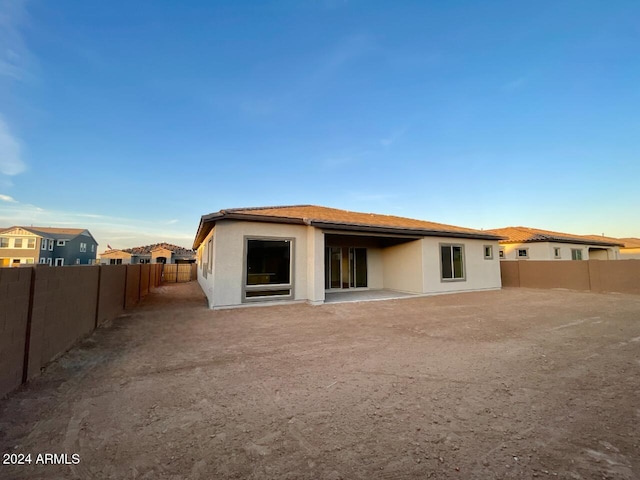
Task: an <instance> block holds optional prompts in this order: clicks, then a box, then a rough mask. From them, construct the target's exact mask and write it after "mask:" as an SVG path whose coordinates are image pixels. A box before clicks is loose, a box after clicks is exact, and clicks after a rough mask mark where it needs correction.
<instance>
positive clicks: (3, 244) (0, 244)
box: [0, 237, 9, 248]
mask: <svg viewBox="0 0 640 480" xmlns="http://www.w3.org/2000/svg"><path fill="white" fill-rule="evenodd" d="M0 248H9V238H8V237H0Z"/></svg>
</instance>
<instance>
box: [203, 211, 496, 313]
mask: <svg viewBox="0 0 640 480" xmlns="http://www.w3.org/2000/svg"><path fill="white" fill-rule="evenodd" d="M498 240H499V237H498V236H496V235H493V234H491V233H487V232H483V231H479V230H472V229H468V228H461V227H454V226H450V225H443V224H439V223H433V222H427V221H422V220H414V219H410V218H402V217H395V216H390V215H377V214H371V213H358V212H349V211H345V210H338V209H335V208H327V207H318V206H312V205H299V206H283V207H264V208H241V209H230V210H220V211H219V212H216V213H211V214H209V215H204V216H203V217H202V218H201V220H200V225H199V227H198V232H197V234H196V238H195V241H194V245H193V247H194V249H197V252H198V281H199V282H200V285H201V286H202V289H203V290H204V292H205V294H206V296H207V298H208V300H209V306H210V307H211V308H218V307H228V306H236V305H241V304H247V303H251V302H264V301H268V300H284V301H287V300H288V301H291V300H295V301H307V302H310V303H312V304H321V303H323V302H324V300H325V292H338V291H345V290H366V289H370V290H376V289H388V290H395V291H401V292H410V293H415V294H428V293H429V294H430V293H445V292H463V291H473V290H487V289H499V288H500V287H501V283H500V265H499V263H500V262H499V261H498V252H497V250H498Z"/></svg>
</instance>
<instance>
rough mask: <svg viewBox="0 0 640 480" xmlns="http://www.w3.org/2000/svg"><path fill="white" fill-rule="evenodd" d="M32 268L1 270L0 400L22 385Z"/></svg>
mask: <svg viewBox="0 0 640 480" xmlns="http://www.w3.org/2000/svg"><path fill="white" fill-rule="evenodd" d="M32 273H33V268H0V397H2V396H3V395H4V394H6V393H7V392H10V391H11V390H14V389H15V388H17V387H18V386H20V384H21V383H22V371H23V364H24V348H25V340H26V335H27V321H28V318H29V296H30V295H29V292H30V289H31V275H32Z"/></svg>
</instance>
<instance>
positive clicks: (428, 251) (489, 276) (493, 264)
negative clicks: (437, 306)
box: [422, 237, 502, 293]
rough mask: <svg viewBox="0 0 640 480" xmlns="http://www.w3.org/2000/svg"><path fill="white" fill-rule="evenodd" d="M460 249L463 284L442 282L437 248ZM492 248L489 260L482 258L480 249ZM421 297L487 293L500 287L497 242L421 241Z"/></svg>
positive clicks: (470, 240)
mask: <svg viewBox="0 0 640 480" xmlns="http://www.w3.org/2000/svg"><path fill="white" fill-rule="evenodd" d="M443 243H445V244H452V245H463V246H464V254H463V255H464V256H463V258H464V260H463V261H464V273H465V278H464V280H442V278H441V275H442V274H441V271H440V270H441V265H440V263H441V260H440V245H441V244H443ZM485 245H491V246H492V247H493V258H492V259H490V260H487V259H485V258H484V246H485ZM422 248H423V253H422V265H423V293H445V292H465V291H474V290H491V289H499V288H500V287H501V285H502V284H501V280H500V260H499V259H498V242H497V241H490V240H472V239H464V238H443V237H425V238H423V239H422Z"/></svg>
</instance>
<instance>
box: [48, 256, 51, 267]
mask: <svg viewBox="0 0 640 480" xmlns="http://www.w3.org/2000/svg"><path fill="white" fill-rule="evenodd" d="M47 265H51V257H49V258H47Z"/></svg>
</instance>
